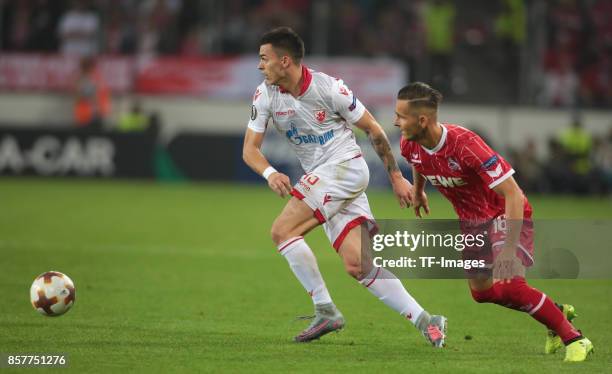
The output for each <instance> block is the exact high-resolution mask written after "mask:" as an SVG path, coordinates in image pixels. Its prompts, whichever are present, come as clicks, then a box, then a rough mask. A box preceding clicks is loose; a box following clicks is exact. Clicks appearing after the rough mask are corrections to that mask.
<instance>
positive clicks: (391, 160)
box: [366, 129, 400, 176]
mask: <svg viewBox="0 0 612 374" xmlns="http://www.w3.org/2000/svg"><path fill="white" fill-rule="evenodd" d="M366 133H367V134H368V137H369V138H370V143H372V147H374V150H375V151H376V154H378V157H380V159H381V160H382V162H383V163H384V164H385V169H386V170H387V173H389V175H390V176H392V175H393V174H394V173H395V172H399V170H400V169H399V166H398V165H397V161H396V160H395V157H394V156H393V152H391V144H390V143H389V139H387V136H386V135H385V133H384V132H383V131H382V129H374V131H366Z"/></svg>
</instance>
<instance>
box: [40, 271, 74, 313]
mask: <svg viewBox="0 0 612 374" xmlns="http://www.w3.org/2000/svg"><path fill="white" fill-rule="evenodd" d="M75 297H76V291H75V289H74V283H73V282H72V279H70V278H69V277H68V276H67V275H66V274H62V273H60V272H58V271H48V272H46V273H42V274H41V275H39V276H38V277H36V279H34V283H32V287H31V288H30V301H31V302H32V306H33V307H34V309H36V310H37V311H38V312H39V313H40V314H42V315H43V316H49V317H55V316H61V315H62V314H64V313H66V312H67V311H68V310H69V309H70V308H71V307H72V306H73V305H74V300H75Z"/></svg>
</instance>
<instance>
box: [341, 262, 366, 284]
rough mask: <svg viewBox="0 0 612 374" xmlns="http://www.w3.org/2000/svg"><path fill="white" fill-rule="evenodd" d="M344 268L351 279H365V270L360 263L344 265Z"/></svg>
mask: <svg viewBox="0 0 612 374" xmlns="http://www.w3.org/2000/svg"><path fill="white" fill-rule="evenodd" d="M344 267H345V269H346V272H347V273H348V275H350V276H351V277H353V278H355V279H357V280H362V279H363V277H365V275H366V274H364V273H363V268H362V266H361V264H359V263H347V264H344Z"/></svg>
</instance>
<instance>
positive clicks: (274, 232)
mask: <svg viewBox="0 0 612 374" xmlns="http://www.w3.org/2000/svg"><path fill="white" fill-rule="evenodd" d="M288 235H289V230H287V229H285V228H284V227H283V226H282V225H281V224H279V223H277V221H274V223H273V224H272V228H271V229H270V236H271V237H272V241H273V242H274V244H276V245H279V244H280V243H282V242H284V241H285V240H287V239H289V237H288Z"/></svg>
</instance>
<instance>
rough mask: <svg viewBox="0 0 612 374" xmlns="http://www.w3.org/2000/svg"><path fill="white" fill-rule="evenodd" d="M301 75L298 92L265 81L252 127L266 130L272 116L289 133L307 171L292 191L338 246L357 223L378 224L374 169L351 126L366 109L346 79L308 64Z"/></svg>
mask: <svg viewBox="0 0 612 374" xmlns="http://www.w3.org/2000/svg"><path fill="white" fill-rule="evenodd" d="M302 76H303V85H302V87H301V92H300V95H299V96H298V97H297V98H295V97H293V96H292V95H291V94H290V93H288V92H286V91H284V90H283V89H282V88H280V87H279V86H273V85H268V84H266V83H265V82H263V83H262V84H260V85H259V87H257V90H256V91H255V94H254V96H253V106H252V107H251V120H250V121H249V124H248V127H249V129H251V130H253V131H255V132H259V133H262V132H265V131H266V128H267V124H268V121H269V120H270V119H272V123H273V125H274V127H275V129H276V130H277V131H278V132H279V133H281V134H283V135H284V136H285V137H286V139H287V141H288V142H289V144H290V145H291V146H292V148H293V149H294V151H295V153H296V155H297V157H298V159H299V161H300V163H301V165H302V168H303V169H304V170H305V171H306V174H305V175H303V176H302V177H301V178H300V180H299V181H298V183H297V184H296V185H295V186H294V188H293V190H292V191H291V194H292V195H293V196H295V197H296V198H298V199H301V200H303V201H304V202H305V203H306V204H307V205H308V206H309V207H310V208H311V209H312V210H313V212H314V216H315V217H316V218H317V219H318V220H319V222H321V223H322V225H323V229H324V230H325V233H326V234H327V236H328V238H329V240H330V242H331V243H332V245H333V247H334V248H335V249H336V250H338V249H339V248H340V245H341V244H342V242H343V240H344V237H345V236H346V235H347V234H348V232H349V231H350V230H351V229H352V228H354V227H355V226H359V225H360V224H365V225H367V226H366V227H367V229H368V230H373V229H374V227H375V226H374V223H373V222H374V218H373V216H372V212H371V210H370V205H369V203H368V199H367V196H366V194H365V190H366V188H367V186H368V183H369V177H370V172H369V170H368V165H367V164H366V162H365V160H364V159H363V157H362V156H361V148H360V147H359V145H357V142H356V141H355V135H354V134H353V130H352V129H351V124H353V123H355V122H357V121H358V120H359V119H361V117H362V116H363V114H364V113H365V110H366V109H365V107H364V106H363V104H361V102H360V101H359V100H358V99H357V98H356V97H355V95H353V93H352V92H351V91H350V90H349V89H348V87H347V86H346V85H345V84H344V82H343V81H342V80H339V79H336V78H333V77H330V76H328V75H326V74H323V73H320V72H315V71H312V70H308V69H307V68H306V67H304V66H303V67H302Z"/></svg>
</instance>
